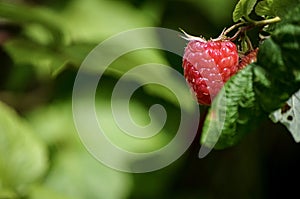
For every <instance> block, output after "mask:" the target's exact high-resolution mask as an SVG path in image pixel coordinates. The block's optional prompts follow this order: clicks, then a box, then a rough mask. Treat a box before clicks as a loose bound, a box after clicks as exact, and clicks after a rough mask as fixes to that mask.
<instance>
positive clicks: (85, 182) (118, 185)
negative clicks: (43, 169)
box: [27, 100, 146, 199]
mask: <svg viewBox="0 0 300 199" xmlns="http://www.w3.org/2000/svg"><path fill="white" fill-rule="evenodd" d="M97 102H98V100H97ZM107 103H109V102H107ZM83 114H84V113H83ZM102 114H104V115H106V114H107V113H106V112H105V110H104V111H103V112H102ZM41 115H42V116H43V117H41ZM58 115H59V117H58ZM27 118H28V121H29V122H30V124H32V126H33V127H34V129H35V130H36V131H37V132H38V133H39V135H40V137H41V138H42V139H43V140H44V142H46V143H47V144H48V145H49V146H50V147H51V148H52V149H54V150H53V151H52V154H51V157H52V159H51V163H52V164H51V169H50V171H49V173H48V175H47V177H46V178H45V179H44V182H43V183H42V184H40V186H41V187H34V189H33V191H32V193H31V195H33V196H35V197H34V198H46V197H44V196H43V194H47V195H50V196H52V198H62V199H64V198H72V199H82V198H112V199H114V198H120V199H121V198H126V196H127V195H128V194H129V191H130V189H131V183H132V182H131V176H130V175H129V174H127V173H122V172H118V171H115V170H113V169H110V168H108V167H106V166H104V165H103V164H102V163H101V162H99V161H97V160H96V159H95V158H94V157H93V156H92V155H91V154H90V153H89V152H88V151H87V150H86V149H85V148H84V145H83V143H82V142H81V141H80V139H79V135H78V132H77V131H76V128H75V125H74V121H73V115H72V104H71V101H65V102H60V103H53V104H51V105H48V106H46V107H41V108H40V109H37V110H35V111H34V112H32V113H30V114H28V115H27ZM109 122H110V123H109V124H111V121H109ZM116 133H117V132H116ZM120 142H122V140H120ZM99 144H101V140H99ZM142 147H146V146H142ZM113 157H114V155H113V154H112V158H113ZM108 185H109V186H108ZM50 196H48V198H51V197H50Z"/></svg>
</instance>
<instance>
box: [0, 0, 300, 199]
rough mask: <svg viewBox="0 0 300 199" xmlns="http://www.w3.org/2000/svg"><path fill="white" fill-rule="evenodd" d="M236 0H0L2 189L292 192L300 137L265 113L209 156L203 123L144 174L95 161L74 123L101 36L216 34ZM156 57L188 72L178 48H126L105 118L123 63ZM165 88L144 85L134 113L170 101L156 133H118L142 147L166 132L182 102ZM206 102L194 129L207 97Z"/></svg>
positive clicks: (31, 194) (231, 194)
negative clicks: (167, 160) (79, 81)
mask: <svg viewBox="0 0 300 199" xmlns="http://www.w3.org/2000/svg"><path fill="white" fill-rule="evenodd" d="M236 2H237V1H224V0H187V1H166V0H161V1H152V0H123V1H114V0H111V1H108V0H65V1H61V0H5V1H3V0H1V1H0V68H1V72H0V100H1V101H2V102H1V104H0V199H4V198H28V199H38V198H39V199H40V198H45V199H71V198H72V199H83V198H84V199H93V198H95V199H98V198H105V199H107V198H108V199H109V198H111V199H123V198H124V199H125V198H126V199H127V198H146V199H147V198H175V199H183V198H184V199H189V198H191V199H193V198H203V199H214V198H228V199H229V198H231V199H232V198H245V199H247V198H249V199H250V198H281V197H283V198H286V197H287V195H293V194H295V193H297V188H298V184H299V183H297V179H298V178H299V176H300V175H299V172H298V170H299V166H300V164H299V163H300V161H299V159H300V156H299V153H298V151H299V145H297V144H296V143H295V142H294V141H293V139H292V137H291V135H290V134H289V133H288V131H287V130H286V129H285V128H284V127H282V126H281V125H274V124H272V123H270V122H269V121H265V122H263V123H262V125H260V126H258V128H257V130H256V131H255V132H252V133H251V134H249V135H248V136H246V137H245V138H244V139H243V141H242V142H241V143H240V144H239V145H237V146H235V147H232V148H229V149H226V150H222V151H212V152H211V153H210V154H209V155H208V156H207V157H205V158H204V159H198V157H197V156H198V151H199V148H200V144H199V136H200V130H199V132H198V135H197V137H196V139H195V140H194V142H193V144H192V146H191V147H190V148H189V150H188V151H187V152H186V153H185V154H184V155H183V156H182V157H181V158H180V159H179V160H177V161H176V162H174V163H173V164H171V165H170V166H168V167H166V168H164V169H161V170H159V171H155V172H150V173H145V174H130V173H122V172H118V171H115V170H112V169H110V168H108V167H106V166H104V165H102V164H100V163H99V162H97V161H96V160H95V159H94V158H93V157H92V156H91V155H90V154H89V153H88V152H87V151H86V149H85V148H84V147H83V145H82V143H81V142H80V140H79V137H78V135H77V132H76V130H75V127H74V124H73V118H72V100H71V95H72V88H73V83H74V79H75V77H76V73H77V70H78V68H79V66H80V64H81V62H82V61H83V59H84V58H85V57H86V56H87V55H88V53H89V52H90V50H92V49H93V48H94V47H95V46H96V45H97V44H99V43H100V42H101V41H104V40H105V39H107V38H109V37H111V36H113V35H115V34H117V33H120V32H122V31H126V30H129V29H132V28H140V27H149V26H150V27H163V28H169V29H173V30H179V28H182V29H183V30H185V31H187V32H188V33H191V34H193V35H203V36H204V37H206V38H210V37H216V36H218V35H219V33H220V32H221V31H222V30H223V28H224V27H228V26H230V25H231V24H232V23H233V22H232V20H231V13H232V11H233V9H234V6H235V4H236ZM156 42H160V41H159V39H157V41H156ZM149 62H158V63H162V64H167V65H170V66H172V67H173V68H174V69H176V70H178V71H179V72H180V73H182V69H181V57H179V56H177V55H174V54H171V53H167V52H162V51H158V50H144V51H141V52H139V51H138V52H133V53H129V54H128V55H125V56H122V57H121V58H119V59H118V60H117V61H116V62H114V63H113V64H112V69H113V70H112V71H108V72H107V74H106V75H105V77H104V78H103V79H102V80H101V89H102V90H101V92H99V93H98V94H97V98H96V100H99V104H98V105H99V107H100V108H99V109H98V113H99V114H104V115H106V114H107V116H108V117H109V113H108V111H109V110H107V107H105V104H108V103H109V101H110V94H109V93H111V91H112V89H113V87H114V84H115V83H116V82H117V80H118V78H119V76H120V75H122V73H124V72H125V71H123V70H122V68H123V69H124V68H126V69H127V70H128V69H130V68H132V67H134V66H137V65H140V64H143V63H149ZM120 68H121V69H120ZM159 72H160V71H158V73H159ZM87 73H88V72H87ZM89 75H94V74H89ZM166 92H167V91H166V90H164V89H163V88H160V87H152V88H151V89H147V88H141V89H139V90H137V91H136V93H135V94H134V96H133V97H132V99H133V100H132V103H131V111H132V115H133V117H134V118H135V119H136V120H137V122H138V123H140V124H144V125H145V124H147V123H148V122H149V118H148V117H147V116H148V109H149V107H150V106H151V105H153V104H155V103H160V104H163V105H164V107H165V108H166V110H167V112H168V115H169V118H168V120H167V123H166V125H165V127H164V129H163V130H162V135H161V136H157V137H156V138H155V139H153V140H149V141H145V142H143V143H139V142H137V141H132V140H128V139H126V138H124V137H122V136H116V137H112V140H114V141H115V142H117V143H118V144H120V145H121V146H124V147H125V148H126V147H127V148H129V149H131V150H137V151H149V150H153V149H156V148H159V147H161V146H163V145H164V144H165V143H167V142H168V141H170V140H171V139H172V137H173V135H174V132H176V129H177V127H178V123H179V119H180V117H179V116H178V115H179V113H180V110H179V108H178V107H177V105H176V103H174V96H173V95H165V94H163V93H166ZM103 104H104V105H103ZM101 107H102V108H101ZM200 110H201V115H202V117H201V120H200V121H199V124H200V125H199V126H200V127H199V129H201V125H202V123H203V120H204V116H205V112H206V111H207V107H200ZM110 122H112V121H109V120H108V123H107V124H108V128H109V126H110ZM111 126H112V125H111ZM111 128H112V129H113V127H111ZM294 180H296V182H295V183H293V182H294Z"/></svg>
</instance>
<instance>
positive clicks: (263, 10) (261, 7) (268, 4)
mask: <svg viewBox="0 0 300 199" xmlns="http://www.w3.org/2000/svg"><path fill="white" fill-rule="evenodd" d="M272 6H273V0H264V1H260V2H258V4H257V6H256V7H255V13H256V14H257V15H259V16H276V15H275V13H274V10H273V9H272Z"/></svg>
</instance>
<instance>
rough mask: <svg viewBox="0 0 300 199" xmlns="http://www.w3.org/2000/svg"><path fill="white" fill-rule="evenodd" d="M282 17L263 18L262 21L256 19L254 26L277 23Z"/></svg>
mask: <svg viewBox="0 0 300 199" xmlns="http://www.w3.org/2000/svg"><path fill="white" fill-rule="evenodd" d="M280 20H281V19H280V17H274V18H272V19H266V20H262V21H254V22H252V23H253V25H254V26H265V25H268V24H271V23H276V22H279V21H280Z"/></svg>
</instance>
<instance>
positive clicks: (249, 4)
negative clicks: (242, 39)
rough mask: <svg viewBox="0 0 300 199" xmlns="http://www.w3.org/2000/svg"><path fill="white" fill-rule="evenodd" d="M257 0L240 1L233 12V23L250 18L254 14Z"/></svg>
mask: <svg viewBox="0 0 300 199" xmlns="http://www.w3.org/2000/svg"><path fill="white" fill-rule="evenodd" d="M256 2H257V0H240V1H239V2H238V3H237V5H236V6H235V9H234V11H233V21H234V22H237V21H239V20H240V19H241V18H242V17H248V15H249V14H250V13H251V12H252V10H253V8H254V6H255V4H256Z"/></svg>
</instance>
